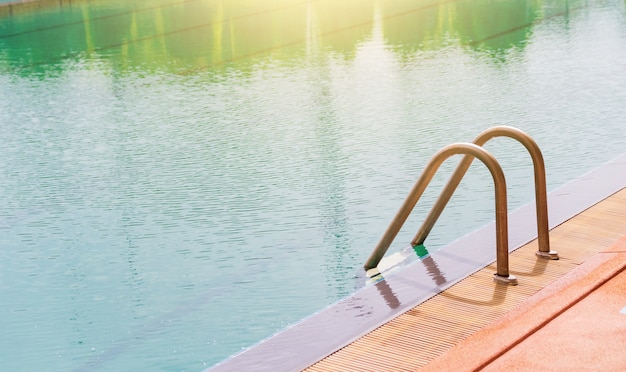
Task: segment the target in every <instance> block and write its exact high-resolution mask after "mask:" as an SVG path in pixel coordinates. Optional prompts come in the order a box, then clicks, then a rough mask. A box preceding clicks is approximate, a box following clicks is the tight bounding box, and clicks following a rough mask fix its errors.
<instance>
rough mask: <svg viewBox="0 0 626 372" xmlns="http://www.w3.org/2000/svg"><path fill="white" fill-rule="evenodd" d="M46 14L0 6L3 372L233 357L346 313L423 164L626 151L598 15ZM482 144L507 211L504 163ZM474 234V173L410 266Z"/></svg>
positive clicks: (487, 184)
mask: <svg viewBox="0 0 626 372" xmlns="http://www.w3.org/2000/svg"><path fill="white" fill-rule="evenodd" d="M69 3H70V5H67V6H63V7H58V6H53V5H45V3H44V6H42V7H41V8H39V9H37V10H30V9H26V8H19V7H14V8H13V10H12V11H11V14H9V12H8V11H6V9H8V8H6V7H5V8H0V15H1V16H0V298H1V299H2V300H1V301H0V329H2V332H1V334H0V350H2V352H1V354H0V365H1V366H2V369H3V370H4V369H6V370H31V371H34V370H63V371H66V370H201V369H203V368H205V367H207V366H210V365H212V364H214V363H216V362H218V361H220V360H222V359H224V358H226V357H228V356H229V355H231V354H233V353H235V352H238V351H239V350H241V349H242V348H244V347H247V346H249V345H251V344H253V343H255V342H257V341H259V340H261V339H263V338H265V337H267V336H269V335H271V334H272V333H274V332H276V331H279V330H281V329H283V328H284V327H286V326H288V325H290V324H293V323H294V322H297V321H298V320H299V319H301V318H303V317H305V316H307V315H310V314H312V313H314V312H316V311H318V310H320V309H321V308H323V307H325V306H327V305H328V304H330V303H333V302H335V301H337V300H338V299H340V298H343V297H345V296H346V295H348V294H350V293H351V292H353V291H354V290H355V289H356V288H357V287H358V286H359V285H360V281H359V280H358V279H356V278H355V277H356V276H357V273H359V272H360V270H361V267H362V265H363V263H364V261H365V259H366V258H367V256H368V255H369V254H370V252H371V250H372V249H373V247H374V246H375V244H376V243H377V241H378V239H379V238H380V236H381V235H382V233H383V232H384V230H385V228H386V226H387V224H388V223H389V222H390V220H391V218H392V217H393V215H394V214H395V212H396V210H397V208H398V207H399V206H400V204H401V203H402V201H403V200H404V197H405V196H406V194H407V192H408V190H409V189H410V188H411V186H412V184H413V182H414V181H415V180H416V179H417V177H418V176H419V174H420V171H421V169H422V168H423V167H424V165H425V163H426V162H427V161H428V159H429V158H430V157H431V156H432V155H433V154H434V153H435V152H436V151H437V150H438V149H439V148H441V147H442V146H444V145H446V144H449V143H452V142H457V141H470V140H472V139H473V138H474V136H475V135H477V134H478V133H479V132H481V131H482V130H484V129H486V128H488V127H490V126H494V125H503V124H505V125H513V126H516V127H518V128H520V129H522V130H524V131H526V132H527V133H528V134H530V135H531V136H533V137H534V138H535V140H536V141H537V142H538V144H539V145H540V147H541V148H542V150H543V153H544V157H545V159H546V167H547V173H548V174H547V178H548V188H549V189H553V188H555V187H556V186H559V185H561V184H563V183H565V182H567V181H569V180H571V179H573V178H576V177H578V176H579V175H581V174H582V173H584V172H586V171H587V170H590V169H591V168H593V167H595V166H597V165H599V164H601V163H604V162H605V161H607V160H609V159H611V158H613V157H615V156H616V155H618V154H621V153H623V152H624V151H626V124H625V123H626V105H625V104H624V102H626V13H625V11H624V1H621V0H605V1H599V0H590V1H582V0H580V1H579V0H573V1H567V0H565V1H563V0H546V1H544V0H534V1H525V0H510V1H507V0H472V1H470V0H457V1H453V0H448V1H434V2H433V1H427V0H418V1H415V0H411V1H409V0H386V1H383V0H359V1H357V0H345V1H334V0H308V1H303V0H275V1H253V0H229V1H226V0H187V1H182V0H154V1H148V0H136V1H121V0H116V1H89V2H87V1H77V0H73V1H71V2H69ZM486 147H487V149H488V150H490V151H492V152H493V153H494V154H496V156H497V157H498V159H499V160H500V162H501V164H502V166H503V168H504V171H505V174H506V176H507V182H508V185H509V208H510V209H513V208H515V207H518V206H520V205H521V204H524V203H527V202H530V201H531V200H532V198H533V191H532V187H531V184H532V169H531V162H530V158H529V157H528V155H526V154H525V152H524V150H523V148H522V146H520V145H519V144H517V143H515V142H513V141H511V140H507V139H498V140H495V141H492V142H490V143H489V144H488V145H487V146H486ZM454 163H455V161H449V162H447V163H446V164H445V167H444V170H443V171H442V172H441V174H439V175H438V176H437V177H436V178H435V179H434V181H433V186H432V187H431V188H429V190H428V191H427V193H426V194H425V195H424V198H423V200H422V202H420V204H419V205H418V208H417V209H416V211H415V213H414V215H413V216H412V217H411V219H410V220H409V223H408V224H407V228H406V229H404V230H403V231H402V232H401V234H400V236H399V237H398V239H397V244H395V245H394V246H392V248H391V251H398V250H399V249H401V248H403V247H404V246H406V245H407V244H408V241H409V240H410V238H411V237H412V235H413V233H414V232H415V229H416V228H417V227H418V224H419V223H420V222H421V220H420V218H423V217H424V213H425V212H426V211H427V208H428V207H429V206H430V205H431V203H432V200H433V199H434V197H436V191H437V190H439V188H440V187H441V185H442V183H443V182H445V178H446V176H447V175H448V174H449V171H450V169H451V167H452V166H453V165H454ZM492 219H493V186H492V185H491V181H490V176H489V173H488V171H487V170H486V169H485V168H484V167H483V166H481V165H480V164H476V165H474V166H472V168H471V169H470V172H469V174H468V176H467V177H466V179H465V180H464V181H463V183H462V184H461V186H460V187H459V190H458V191H457V194H456V195H455V196H454V197H453V199H452V201H451V203H450V206H449V207H448V208H447V209H446V211H445V212H444V214H443V216H442V218H441V220H440V222H439V223H438V224H437V226H436V227H435V229H434V230H433V232H432V233H431V236H430V237H429V239H428V240H427V245H428V247H429V249H437V248H438V247H441V246H442V245H444V244H446V243H447V242H450V241H452V240H453V239H456V238H458V237H460V236H462V235H464V234H466V233H468V232H469V231H471V230H473V229H475V228H477V227H479V226H481V225H483V224H485V223H486V222H488V221H491V220H492Z"/></svg>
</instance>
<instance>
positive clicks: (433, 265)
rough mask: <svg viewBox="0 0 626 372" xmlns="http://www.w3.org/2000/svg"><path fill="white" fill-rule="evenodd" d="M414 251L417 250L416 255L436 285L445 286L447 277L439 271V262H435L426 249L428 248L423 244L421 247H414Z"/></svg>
mask: <svg viewBox="0 0 626 372" xmlns="http://www.w3.org/2000/svg"><path fill="white" fill-rule="evenodd" d="M413 249H414V250H415V253H416V254H417V256H418V257H419V258H420V260H421V261H422V263H423V264H424V267H425V268H426V271H427V272H428V274H429V275H430V277H431V278H432V279H433V281H434V282H435V284H437V285H438V286H440V285H442V284H445V283H446V281H447V279H446V277H445V276H444V275H443V272H441V270H440V269H439V266H438V265H437V262H435V260H434V259H433V257H432V256H431V255H430V253H429V252H428V250H427V249H426V247H425V246H424V245H423V244H421V245H416V246H415V247H413Z"/></svg>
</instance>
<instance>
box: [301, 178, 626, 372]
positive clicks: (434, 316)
mask: <svg viewBox="0 0 626 372" xmlns="http://www.w3.org/2000/svg"><path fill="white" fill-rule="evenodd" d="M624 235H626V188H625V189H622V190H621V191H618V192H617V193H615V194H613V195H611V196H610V197H608V198H606V199H604V200H603V201H601V202H599V203H598V204H596V205H594V206H592V207H591V208H589V209H587V210H585V211H584V212H582V213H580V214H578V215H576V216H575V217H573V218H571V219H570V220H568V221H566V222H564V223H563V224H561V225H559V226H557V227H555V228H554V229H552V230H551V232H550V241H551V248H552V249H553V250H556V251H558V252H559V256H560V259H559V260H556V261H548V260H543V259H538V258H536V257H535V255H534V252H535V251H536V250H537V241H536V240H533V241H532V242H530V243H528V244H526V245H524V246H522V247H521V248H519V249H518V250H516V251H514V252H513V253H511V254H510V259H509V263H510V272H511V274H513V275H515V276H516V277H517V278H518V280H519V285H517V286H506V285H502V284H496V283H494V282H493V281H492V280H491V277H492V276H493V273H494V272H495V264H492V265H490V266H487V267H485V268H484V269H482V270H480V271H478V272H476V273H474V274H473V275H470V276H469V277H467V278H465V279H464V280H462V281H460V282H459V283H457V284H455V285H454V286H452V287H450V288H448V289H447V290H445V291H443V292H441V293H440V294H438V295H436V296H435V297H432V298H431V299H429V300H427V301H425V302H424V303H422V304H420V305H418V306H416V307H414V308H412V309H410V310H409V311H407V312H405V313H404V314H402V315H400V316H398V317H396V318H395V319H393V320H392V321H390V322H388V323H386V324H384V325H383V326H381V327H379V328H377V329H375V330H374V331H372V332H370V333H369V334H367V335H365V336H363V337H361V338H360V339H358V340H356V341H355V342H353V343H351V344H350V345H348V346H346V347H344V348H342V349H340V350H338V351H336V352H335V353H333V354H331V355H329V356H328V357H326V358H324V359H322V360H320V361H319V362H317V363H315V364H313V365H311V366H310V367H309V368H307V369H305V370H306V371H311V372H313V371H413V370H418V369H420V368H421V367H423V366H425V365H426V364H428V363H429V362H430V361H431V360H433V359H434V358H435V357H437V356H439V355H441V354H443V353H445V352H446V351H447V350H449V349H450V348H452V347H453V346H454V345H456V344H457V343H459V342H460V341H461V340H463V339H465V338H466V337H468V336H469V335H471V334H473V333H474V332H476V331H477V330H479V329H481V328H482V327H484V326H486V325H488V324H490V323H491V322H493V321H494V320H495V319H497V318H498V317H499V316H501V315H502V314H504V313H506V312H507V311H509V310H511V309H513V308H514V307H516V306H518V305H519V304H520V303H521V302H523V301H524V300H525V299H527V298H528V297H530V296H532V295H533V294H535V293H536V292H538V291H539V290H540V289H542V288H544V287H546V286H547V285H549V284H550V283H552V282H553V281H554V280H556V279H558V278H560V277H561V276H563V275H565V274H566V273H568V272H569V271H571V270H572V269H574V268H575V267H577V266H578V265H580V264H581V263H583V262H585V260H586V259H587V258H589V257H590V256H592V255H594V254H595V253H597V252H599V251H600V250H602V249H604V248H606V247H608V246H609V245H611V244H612V243H613V242H615V241H616V240H618V239H619V238H620V237H622V236H624Z"/></svg>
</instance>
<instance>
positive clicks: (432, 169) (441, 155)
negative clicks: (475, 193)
mask: <svg viewBox="0 0 626 372" xmlns="http://www.w3.org/2000/svg"><path fill="white" fill-rule="evenodd" d="M457 154H464V155H466V156H470V155H471V156H472V157H475V158H478V159H479V160H481V161H482V162H483V163H484V164H485V165H486V166H487V168H488V169H489V172H490V173H491V176H492V177H493V181H494V188H495V199H496V200H495V204H496V262H497V264H496V266H497V272H496V274H495V275H494V279H495V280H496V281H501V282H505V283H508V284H513V285H515V284H517V279H516V278H515V277H514V276H513V275H509V247H508V246H509V243H508V226H507V218H508V217H507V214H508V213H507V199H506V181H505V179H504V172H503V171H502V168H501V167H500V164H498V161H497V160H496V158H495V157H494V156H493V155H491V154H490V153H489V152H487V151H486V150H485V149H483V148H482V147H480V146H478V145H476V144H473V143H455V144H451V145H448V146H445V147H444V148H442V149H441V150H439V151H438V152H437V153H436V154H435V155H434V156H433V157H432V158H431V160H430V161H429V162H428V164H427V165H426V168H425V169H424V171H423V172H422V175H421V176H420V178H419V179H418V180H417V182H416V183H415V185H414V186H413V188H412V189H411V192H410V193H409V195H408V196H407V198H406V199H405V201H404V203H403V204H402V206H401V207H400V210H398V212H397V213H396V216H395V217H394V219H393V220H392V221H391V224H390V225H389V227H388V228H387V231H385V234H384V235H383V237H382V238H381V240H380V241H379V242H378V245H377V246H376V248H375V249H374V251H373V252H372V254H371V255H370V257H369V259H368V260H367V262H366V263H365V265H364V268H365V270H370V269H373V268H375V267H376V266H378V264H379V262H380V260H381V259H382V258H383V256H384V255H385V253H386V252H387V249H389V246H390V245H391V243H392V242H393V240H394V239H395V237H396V235H398V232H399V231H400V229H401V228H402V225H403V224H404V222H405V221H406V219H407V218H408V216H409V214H410V213H411V211H412V210H413V208H414V207H415V205H416V204H417V201H418V200H419V198H420V197H421V196H422V194H423V192H424V190H425V189H426V187H427V186H428V184H429V183H430V181H431V179H432V178H433V176H434V175H435V173H436V172H437V170H438V169H439V166H440V165H441V164H442V163H443V162H444V161H445V160H446V159H447V158H449V157H450V156H452V155H457Z"/></svg>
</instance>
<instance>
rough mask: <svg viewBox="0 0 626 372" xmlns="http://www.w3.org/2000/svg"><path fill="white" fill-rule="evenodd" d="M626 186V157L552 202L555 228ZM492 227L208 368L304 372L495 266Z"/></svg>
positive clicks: (516, 241) (530, 233) (516, 230)
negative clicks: (297, 371)
mask: <svg viewBox="0 0 626 372" xmlns="http://www.w3.org/2000/svg"><path fill="white" fill-rule="evenodd" d="M624 187H626V154H623V155H621V156H618V157H616V158H614V159H612V160H611V161H609V162H607V163H605V164H604V165H601V166H599V167H597V168H595V169H593V170H592V171H590V172H588V173H586V174H584V175H582V176H581V177H579V178H577V179H575V180H573V181H570V182H568V183H566V184H565V185H563V186H561V187H559V188H558V189H556V190H554V191H552V192H551V193H549V195H548V203H549V208H550V216H549V217H550V227H551V228H553V227H555V226H557V225H560V224H561V223H563V222H565V221H567V220H568V219H570V218H571V217H573V216H574V215H576V214H578V213H580V212H582V211H584V210H586V209H588V208H589V207H591V206H593V205H594V204H596V203H598V202H599V201H601V200H602V199H604V198H606V197H608V196H610V195H612V194H614V193H615V192H617V191H619V190H620V189H622V188H624ZM534 213H535V207H534V201H533V202H531V203H529V204H526V205H524V206H522V207H521V208H519V209H517V210H515V211H513V212H511V213H510V215H509V244H510V250H511V251H512V250H515V249H517V248H519V247H520V246H522V245H524V244H525V243H527V242H529V241H531V240H533V239H534V238H536V235H537V233H536V225H535V215H534ZM494 225H495V224H494V223H490V224H487V225H485V226H483V227H481V228H480V229H478V230H475V231H473V232H471V233H469V234H467V235H465V236H464V237H462V238H460V239H458V240H456V241H454V242H452V243H450V244H449V245H447V246H446V247H444V248H442V249H441V250H439V251H436V252H433V253H432V254H431V255H430V256H429V257H428V258H426V259H424V260H422V261H418V262H415V263H413V264H411V265H408V266H407V267H406V268H403V269H402V270H399V271H397V272H395V273H393V274H392V275H390V276H389V277H387V278H386V280H384V281H381V282H379V283H377V284H375V285H372V286H369V287H366V288H363V289H362V290H359V291H358V292H356V293H355V294H353V295H351V296H350V297H348V298H346V299H344V300H341V301H339V302H338V303H336V304H334V305H332V306H330V307H328V308H326V309H324V310H322V311H320V312H318V313H316V314H314V315H312V316H310V317H308V318H306V319H304V320H302V321H301V322H299V323H298V324H296V325H294V326H292V327H290V328H288V329H286V330H284V331H282V332H280V333H277V334H275V335H274V336H272V337H270V338H268V339H266V340H264V341H261V342H260V343H258V344H256V345H255V346H253V347H251V348H249V349H247V350H244V351H243V352H241V353H239V354H237V355H235V356H233V357H231V358H229V359H227V360H225V361H223V362H221V363H219V364H217V365H215V366H213V367H211V368H209V369H208V370H211V371H241V370H255V371H264V370H267V371H269V370H271V371H276V370H284V371H294V370H301V369H303V368H306V367H308V366H309V365H311V364H313V363H315V362H316V361H318V360H320V359H322V358H324V357H325V356H327V355H329V354H331V353H333V352H334V351H336V350H338V349H339V348H341V347H343V346H345V345H347V344H349V343H351V342H352V341H354V340H356V339H358V338H359V337H361V336H362V335H364V334H366V333H368V332H370V331H371V330H373V329H375V328H377V327H379V326H380V325H381V324H383V323H385V322H387V321H389V320H391V319H393V318H395V317H397V316H398V315H400V314H402V313H404V312H405V311H407V310H409V309H411V308H412V307H413V306H415V305H417V304H419V303H421V302H423V301H425V300H426V299H428V298H430V297H432V296H434V295H435V294H437V293H439V292H440V291H442V290H443V289H446V288H448V287H450V286H451V285H453V284H455V283H456V282H458V281H459V280H461V279H463V278H465V277H466V276H468V275H470V274H472V273H473V272H475V271H477V270H479V269H481V268H482V267H484V266H486V265H488V264H489V263H491V262H493V261H494V259H495V231H494Z"/></svg>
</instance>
